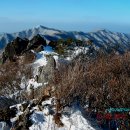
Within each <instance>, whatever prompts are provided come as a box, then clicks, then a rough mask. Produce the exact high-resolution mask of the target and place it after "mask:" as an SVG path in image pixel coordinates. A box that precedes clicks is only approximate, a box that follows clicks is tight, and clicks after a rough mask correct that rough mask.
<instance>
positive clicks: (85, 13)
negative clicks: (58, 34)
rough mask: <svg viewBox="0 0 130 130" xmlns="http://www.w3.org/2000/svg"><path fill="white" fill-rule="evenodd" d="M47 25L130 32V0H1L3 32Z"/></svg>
mask: <svg viewBox="0 0 130 130" xmlns="http://www.w3.org/2000/svg"><path fill="white" fill-rule="evenodd" d="M37 25H43V26H47V27H53V28H57V29H62V30H67V31H68V30H76V31H93V30H98V29H103V28H105V29H109V30H111V31H119V32H126V33H130V0H1V1H0V32H16V31H21V30H24V29H27V28H31V27H35V26H37Z"/></svg>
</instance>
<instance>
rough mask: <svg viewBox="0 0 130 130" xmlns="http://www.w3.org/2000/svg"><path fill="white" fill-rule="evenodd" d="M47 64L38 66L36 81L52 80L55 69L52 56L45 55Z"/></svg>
mask: <svg viewBox="0 0 130 130" xmlns="http://www.w3.org/2000/svg"><path fill="white" fill-rule="evenodd" d="M46 59H47V65H46V66H43V67H40V68H39V74H38V82H39V83H43V84H44V83H46V82H51V81H52V80H53V76H54V72H55V69H56V61H55V59H54V58H53V56H51V55H48V56H46Z"/></svg>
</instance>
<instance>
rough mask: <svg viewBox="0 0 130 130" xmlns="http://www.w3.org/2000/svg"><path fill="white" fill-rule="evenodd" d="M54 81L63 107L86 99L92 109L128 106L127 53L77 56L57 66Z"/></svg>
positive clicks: (129, 65) (129, 75)
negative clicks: (68, 62) (65, 63)
mask: <svg viewBox="0 0 130 130" xmlns="http://www.w3.org/2000/svg"><path fill="white" fill-rule="evenodd" d="M57 77H58V78H57ZM57 79H58V80H57ZM54 81H56V82H55V86H56V92H55V96H56V97H57V99H58V100H60V103H61V104H62V106H63V107H64V106H66V105H71V104H72V103H73V102H79V103H80V104H81V105H82V106H84V105H85V104H86V102H89V107H92V108H94V107H96V108H97V107H98V108H108V107H130V98H129V97H130V53H129V52H128V53H126V54H124V55H116V54H110V55H103V54H99V55H98V56H97V57H96V58H95V59H94V60H86V58H85V57H83V58H81V57H80V58H78V59H75V60H74V61H73V63H71V64H69V65H67V66H64V65H61V67H60V68H59V71H57V73H56V75H55V78H54Z"/></svg>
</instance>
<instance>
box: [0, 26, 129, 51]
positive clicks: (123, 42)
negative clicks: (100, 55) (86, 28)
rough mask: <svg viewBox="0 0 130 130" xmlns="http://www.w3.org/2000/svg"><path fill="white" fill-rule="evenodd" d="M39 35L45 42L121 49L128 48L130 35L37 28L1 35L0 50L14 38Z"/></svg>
mask: <svg viewBox="0 0 130 130" xmlns="http://www.w3.org/2000/svg"><path fill="white" fill-rule="evenodd" d="M37 34H40V35H41V36H43V37H44V38H45V39H46V40H47V41H50V40H57V39H61V38H63V39H65V38H76V39H80V40H88V39H91V40H93V41H94V43H95V44H96V45H97V46H99V47H101V46H111V47H112V46H115V44H119V45H120V46H121V47H122V48H123V49H126V48H127V47H130V35H128V34H124V33H114V32H111V31H108V30H99V31H96V32H90V33H84V32H66V31H61V30H56V29H52V28H47V27H44V26H37V27H34V28H32V29H28V30H24V31H21V32H17V33H12V34H7V33H5V34H1V35H0V49H3V48H4V47H5V45H6V44H7V43H9V42H10V41H12V40H13V39H15V38H16V37H21V38H29V39H31V38H32V37H33V36H35V35H37Z"/></svg>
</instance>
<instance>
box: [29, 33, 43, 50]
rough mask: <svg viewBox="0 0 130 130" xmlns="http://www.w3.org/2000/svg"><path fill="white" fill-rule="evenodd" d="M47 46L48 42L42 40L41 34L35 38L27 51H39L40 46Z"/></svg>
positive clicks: (30, 42)
mask: <svg viewBox="0 0 130 130" xmlns="http://www.w3.org/2000/svg"><path fill="white" fill-rule="evenodd" d="M41 45H43V46H46V40H44V38H42V37H41V36H40V35H39V34H38V35H36V36H34V37H33V38H32V39H31V40H30V41H29V44H28V47H27V50H31V49H34V50H35V49H37V48H38V47H39V46H41Z"/></svg>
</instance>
